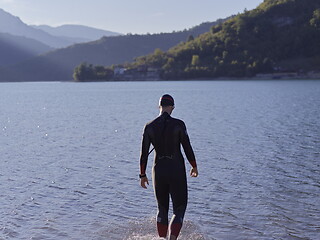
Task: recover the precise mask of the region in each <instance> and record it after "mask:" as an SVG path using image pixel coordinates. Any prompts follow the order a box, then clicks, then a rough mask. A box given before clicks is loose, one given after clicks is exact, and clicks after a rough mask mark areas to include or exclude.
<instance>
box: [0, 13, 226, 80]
mask: <svg viewBox="0 0 320 240" xmlns="http://www.w3.org/2000/svg"><path fill="white" fill-rule="evenodd" d="M222 21H225V20H222V19H221V20H217V21H216V22H207V23H203V24H200V25H199V26H195V27H193V28H190V29H188V30H183V31H177V32H172V33H159V34H145V35H134V34H128V35H124V36H115V37H103V38H101V39H100V40H97V41H93V42H89V43H83V44H76V45H73V46H70V47H67V48H63V49H59V50H55V51H52V52H49V53H48V54H45V55H42V56H38V57H35V58H33V59H31V60H28V61H25V62H22V63H19V64H17V65H13V66H10V67H6V68H3V69H0V81H68V80H72V74H73V70H74V68H75V67H76V66H77V65H79V64H80V63H82V62H88V63H92V64H96V65H112V64H120V63H123V62H132V61H133V60H134V58H136V57H139V56H142V55H146V54H150V53H152V52H154V50H155V49H156V48H159V49H161V50H163V51H166V50H168V49H170V48H171V47H173V46H175V45H176V44H178V43H180V42H182V41H186V40H187V39H188V38H189V37H190V38H192V37H197V36H198V35H200V34H202V33H204V32H207V31H209V30H210V27H211V26H213V25H217V24H219V23H220V22H222Z"/></svg>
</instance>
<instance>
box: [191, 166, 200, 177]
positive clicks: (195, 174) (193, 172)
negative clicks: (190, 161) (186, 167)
mask: <svg viewBox="0 0 320 240" xmlns="http://www.w3.org/2000/svg"><path fill="white" fill-rule="evenodd" d="M190 176H191V177H198V169H197V168H196V167H194V168H191V170H190Z"/></svg>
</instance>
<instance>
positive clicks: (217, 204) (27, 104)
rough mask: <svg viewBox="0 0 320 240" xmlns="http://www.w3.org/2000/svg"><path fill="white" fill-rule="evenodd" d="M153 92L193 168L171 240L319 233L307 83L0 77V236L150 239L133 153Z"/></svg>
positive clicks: (313, 100) (318, 172)
mask: <svg viewBox="0 0 320 240" xmlns="http://www.w3.org/2000/svg"><path fill="white" fill-rule="evenodd" d="M165 93H169V94H171V95H172V96H173V97H174V98H175V103H176V108H175V110H174V112H173V114H172V115H173V117H176V118H180V119H182V120H184V122H185V123H186V125H187V128H188V133H189V136H190V139H191V143H192V145H193V148H194V151H195V154H196V158H197V161H198V168H199V177H198V178H188V185H189V203H188V208H187V212H186V216H185V223H184V226H183V228H182V232H181V237H180V238H179V239H199V240H200V239H206V240H208V239H217V240H224V239H226V240H230V239H232V240H237V239H239V240H246V239H263V240H270V239H312V240H317V239H320V204H319V199H320V121H319V119H320V108H319V106H320V81H311V80H301V81H300V80H296V81H199V82H197V81H188V82H182V81H181V82H175V81H173V82H118V83H117V82H106V83H59V82H54V83H45V82H43V83H1V84H0V112H1V114H0V131H1V133H0V153H1V159H0V206H1V208H0V216H1V218H0V239H1V240H4V239H52V240H56V239H68V240H69V239H75V240H76V239H94V240H98V239H99V240H103V239H115V240H117V239H127V240H129V239H136V240H138V239H146V240H150V239H157V237H156V236H157V235H156V229H155V215H156V213H157V209H156V202H155V198H154V195H153V189H152V184H151V182H150V186H149V188H148V189H147V190H145V189H142V188H141V187H140V185H139V178H138V174H139V155H140V141H141V137H142V130H143V127H144V124H145V123H146V122H148V121H150V120H152V119H153V118H155V117H156V116H157V115H158V114H159V112H158V111H159V109H158V105H157V104H158V100H159V98H160V96H161V95H162V94H165ZM152 162H153V154H151V156H150V157H149V162H148V168H147V174H148V175H149V176H151V167H152ZM186 166H187V169H188V171H189V169H190V165H189V163H188V162H187V161H186ZM170 215H172V212H171V213H170Z"/></svg>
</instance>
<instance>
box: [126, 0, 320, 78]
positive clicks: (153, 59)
mask: <svg viewBox="0 0 320 240" xmlns="http://www.w3.org/2000/svg"><path fill="white" fill-rule="evenodd" d="M319 43H320V1H319V0H308V1H306V0H265V1H264V2H263V3H262V4H261V5H260V6H259V7H257V8H256V9H254V10H252V11H245V12H244V13H242V14H238V15H237V16H235V17H233V18H232V19H229V20H228V21H226V22H224V23H222V24H219V25H216V26H213V27H212V28H211V31H210V32H207V33H205V34H202V35H200V36H199V37H197V38H193V37H192V36H190V37H188V38H187V39H186V42H182V43H180V44H178V45H177V46H175V47H173V48H171V49H170V50H168V51H167V52H162V51H161V50H159V49H156V50H155V51H154V53H153V54H150V55H146V56H142V57H138V58H136V59H135V61H134V62H133V63H130V64H126V65H125V67H126V68H127V69H137V68H139V67H141V66H148V67H153V68H157V69H160V76H161V78H162V79H192V78H216V77H236V78H239V77H240V78H241V77H253V76H255V75H256V74H258V73H272V72H303V71H311V70H316V71H319V70H320V60H319V59H320V44H319Z"/></svg>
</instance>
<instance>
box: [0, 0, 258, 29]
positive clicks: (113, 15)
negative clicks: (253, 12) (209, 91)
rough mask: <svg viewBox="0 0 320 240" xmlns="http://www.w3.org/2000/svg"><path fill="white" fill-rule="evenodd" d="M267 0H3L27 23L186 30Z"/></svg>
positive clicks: (4, 6) (2, 4) (0, 3)
mask: <svg viewBox="0 0 320 240" xmlns="http://www.w3.org/2000/svg"><path fill="white" fill-rule="evenodd" d="M262 2H263V0H113V1H111V0H0V8H2V9H4V10H5V11H7V12H9V13H11V14H13V15H15V16H18V17H20V18H21V20H22V21H24V22H25V23H27V24H36V25H40V24H47V25H51V26H59V25H62V24H67V23H69V24H81V25H87V26H91V27H97V28H102V29H105V30H111V31H115V32H121V33H148V32H149V33H157V32H171V31H173V30H183V29H185V28H190V27H193V26H196V25H198V24H200V23H202V22H207V21H215V20H217V19H218V18H224V17H227V16H230V15H232V14H236V13H239V12H243V10H244V9H245V8H246V9H248V10H250V9H253V8H255V7H256V6H258V5H259V4H260V3H262Z"/></svg>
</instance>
